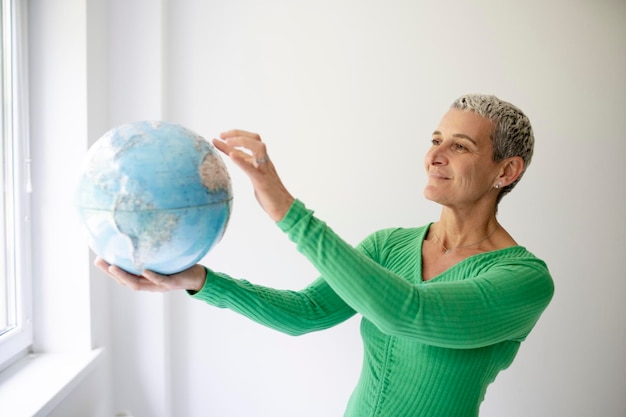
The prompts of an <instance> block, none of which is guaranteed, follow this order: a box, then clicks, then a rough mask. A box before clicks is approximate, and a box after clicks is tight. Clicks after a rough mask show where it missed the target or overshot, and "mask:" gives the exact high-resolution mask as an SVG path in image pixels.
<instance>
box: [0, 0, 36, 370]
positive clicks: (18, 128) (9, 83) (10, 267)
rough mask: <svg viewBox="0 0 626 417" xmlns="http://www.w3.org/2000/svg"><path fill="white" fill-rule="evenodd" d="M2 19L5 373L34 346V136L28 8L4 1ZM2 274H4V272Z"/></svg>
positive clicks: (0, 350)
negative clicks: (8, 313)
mask: <svg viewBox="0 0 626 417" xmlns="http://www.w3.org/2000/svg"><path fill="white" fill-rule="evenodd" d="M0 1H1V7H2V9H1V13H2V15H1V16H0V17H1V18H2V27H1V29H2V39H1V40H2V87H1V88H2V91H1V93H2V97H3V103H4V104H6V103H10V105H9V106H5V105H3V106H2V118H3V123H2V125H1V127H2V129H3V132H2V135H3V140H2V142H1V143H2V146H3V147H4V150H3V152H4V155H5V160H4V163H3V164H2V168H1V169H2V170H4V174H3V178H4V179H5V180H6V184H4V185H6V189H5V196H6V197H8V198H7V199H6V201H8V200H9V199H10V200H12V201H10V204H5V200H3V201H2V204H5V216H4V219H2V221H4V222H5V226H6V231H7V233H6V236H5V238H6V242H5V246H6V254H5V255H4V256H5V259H6V273H7V276H6V277H5V278H7V279H8V281H10V284H9V285H7V287H8V288H9V289H10V291H11V293H13V294H14V299H13V305H12V309H13V316H12V322H11V323H12V327H11V328H10V330H8V331H5V332H4V333H3V334H0V371H2V370H4V369H5V368H7V367H8V366H9V365H11V364H12V363H13V362H15V361H17V360H18V359H20V358H21V357H23V356H25V355H26V354H27V353H28V352H29V350H30V347H31V346H32V343H33V323H32V317H33V311H32V273H31V256H32V255H31V224H30V218H31V215H30V194H31V188H32V187H31V180H30V148H29V135H28V102H27V97H28V88H27V80H28V70H27V69H28V65H27V60H26V59H27V58H26V57H27V38H26V33H27V27H26V22H27V20H26V5H27V2H26V1H23V0H0ZM0 273H2V272H0Z"/></svg>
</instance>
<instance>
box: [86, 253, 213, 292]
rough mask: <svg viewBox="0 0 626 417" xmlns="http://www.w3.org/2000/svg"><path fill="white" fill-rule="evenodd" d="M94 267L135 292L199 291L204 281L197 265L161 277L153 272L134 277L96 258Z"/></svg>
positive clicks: (200, 267) (202, 272)
mask: <svg viewBox="0 0 626 417" xmlns="http://www.w3.org/2000/svg"><path fill="white" fill-rule="evenodd" d="M94 265H95V266H97V267H98V268H100V269H101V270H102V271H104V273H106V274H107V275H108V276H110V277H111V278H113V279H114V280H115V281H117V282H118V284H120V285H123V286H125V287H128V288H130V289H132V290H135V291H150V292H167V291H172V290H189V291H196V292H197V291H200V290H201V289H202V287H204V282H205V280H206V269H205V268H204V267H203V266H202V265H199V264H196V265H194V266H192V267H191V268H189V269H186V270H184V271H181V272H179V273H177V274H172V275H161V274H158V273H156V272H154V271H143V273H142V275H135V274H131V273H128V272H126V271H124V270H123V269H122V268H120V267H117V266H115V265H111V264H109V263H108V262H107V261H105V260H104V259H102V258H101V257H99V256H98V257H97V258H96V260H95V261H94Z"/></svg>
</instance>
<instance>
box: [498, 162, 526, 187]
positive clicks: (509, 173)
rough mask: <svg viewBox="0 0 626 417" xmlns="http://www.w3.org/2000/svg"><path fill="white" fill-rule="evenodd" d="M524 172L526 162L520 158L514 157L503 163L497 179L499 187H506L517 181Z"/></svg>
mask: <svg viewBox="0 0 626 417" xmlns="http://www.w3.org/2000/svg"><path fill="white" fill-rule="evenodd" d="M522 172H524V160H523V159H522V157H520V156H512V157H510V158H507V159H505V160H504V161H502V165H501V170H500V175H499V176H498V178H497V181H496V182H497V184H498V185H499V187H506V186H507V185H509V184H512V183H513V182H515V180H517V179H518V178H519V177H520V175H522Z"/></svg>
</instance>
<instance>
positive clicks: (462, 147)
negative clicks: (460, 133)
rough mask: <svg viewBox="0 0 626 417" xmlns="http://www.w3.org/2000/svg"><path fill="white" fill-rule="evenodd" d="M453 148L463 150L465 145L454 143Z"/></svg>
mask: <svg viewBox="0 0 626 417" xmlns="http://www.w3.org/2000/svg"><path fill="white" fill-rule="evenodd" d="M454 149H456V150H457V151H464V150H465V146H463V145H461V144H460V143H455V144H454Z"/></svg>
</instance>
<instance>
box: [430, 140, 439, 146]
mask: <svg viewBox="0 0 626 417" xmlns="http://www.w3.org/2000/svg"><path fill="white" fill-rule="evenodd" d="M431 142H432V144H433V145H439V143H440V142H441V141H440V140H439V139H432V140H431Z"/></svg>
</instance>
